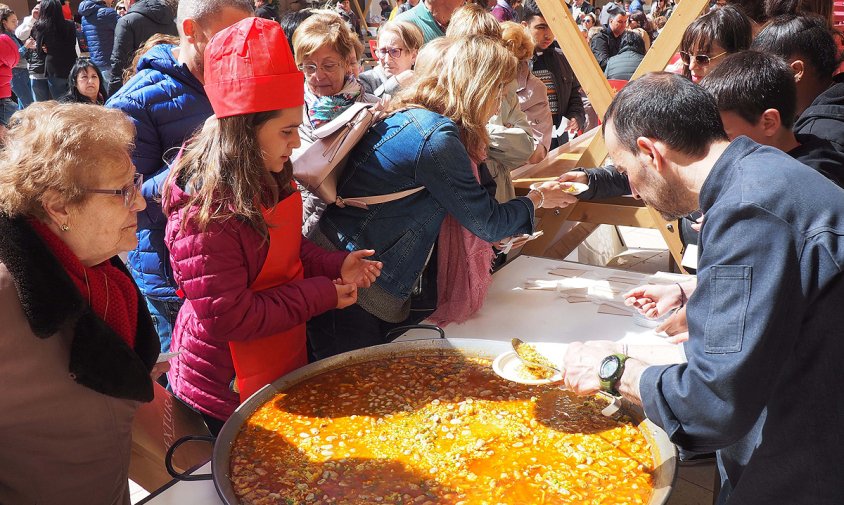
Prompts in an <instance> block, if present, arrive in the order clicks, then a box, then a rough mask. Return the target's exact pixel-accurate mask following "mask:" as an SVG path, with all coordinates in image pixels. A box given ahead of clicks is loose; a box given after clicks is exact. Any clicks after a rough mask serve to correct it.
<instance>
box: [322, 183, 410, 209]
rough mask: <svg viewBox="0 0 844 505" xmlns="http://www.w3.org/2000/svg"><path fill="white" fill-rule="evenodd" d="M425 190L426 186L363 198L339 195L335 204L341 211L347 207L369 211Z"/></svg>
mask: <svg viewBox="0 0 844 505" xmlns="http://www.w3.org/2000/svg"><path fill="white" fill-rule="evenodd" d="M423 189H425V186H419V187H418V188H413V189H407V190H404V191H399V192H397V193H390V194H389V195H378V196H362V197H356V198H343V197H341V196H340V195H337V200H336V201H335V202H334V204H335V205H337V206H338V207H340V208H341V209H342V208H343V207H346V206H349V207H357V208H359V209H368V208H369V206H370V205H378V204H381V203H387V202H392V201H394V200H400V199H402V198H404V197H406V196H410V195H412V194H414V193H418V192H420V191H422V190H423Z"/></svg>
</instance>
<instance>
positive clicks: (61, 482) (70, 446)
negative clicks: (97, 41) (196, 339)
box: [0, 102, 163, 505]
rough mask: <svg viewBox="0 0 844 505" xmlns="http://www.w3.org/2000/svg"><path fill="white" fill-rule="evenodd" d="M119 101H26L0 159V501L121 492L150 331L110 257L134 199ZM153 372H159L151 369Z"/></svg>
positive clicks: (47, 504) (72, 502)
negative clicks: (109, 105) (114, 104)
mask: <svg viewBox="0 0 844 505" xmlns="http://www.w3.org/2000/svg"><path fill="white" fill-rule="evenodd" d="M134 137H135V128H134V126H133V125H132V123H131V121H129V119H128V118H127V117H126V116H125V115H124V114H123V113H121V112H120V111H116V110H113V109H106V108H103V107H97V106H93V105H83V104H57V103H56V102H39V103H34V104H32V105H30V106H29V107H27V108H26V109H24V110H23V111H20V112H18V113H16V114H15V116H14V122H13V126H12V128H11V129H10V130H9V132H8V134H7V138H6V145H5V148H4V151H3V157H2V159H0V313H2V314H3V324H2V325H0V370H3V385H4V386H3V388H2V389H0V412H3V413H4V415H2V416H0V432H2V433H3V443H2V449H0V503H15V504H21V505H29V504H35V503H38V504H42V505H58V504H62V505H87V504H92V503H111V504H115V503H118V504H119V503H129V486H128V470H129V454H130V452H131V439H132V437H131V434H132V421H133V418H134V415H135V411H136V410H137V408H138V406H139V405H140V403H141V402H149V401H151V400H152V398H153V384H152V380H151V377H150V371H151V370H153V367H154V365H155V362H156V358H157V356H158V352H159V343H158V335H157V333H156V332H155V328H154V326H153V324H152V320H151V318H150V315H149V312H148V311H147V306H146V303H144V301H143V299H142V298H141V294H140V292H139V291H138V289H137V288H136V287H135V284H134V283H133V282H132V278H131V277H130V276H129V272H128V271H127V270H126V268H125V267H124V266H123V261H122V260H121V259H120V258H119V257H118V254H119V253H123V252H126V251H129V250H131V249H133V248H134V247H135V246H136V245H137V243H138V239H137V237H136V235H135V231H136V223H137V215H138V213H139V212H141V211H143V210H144V208H145V207H146V202H145V201H144V198H143V197H142V196H141V194H140V191H139V186H140V184H141V179H140V178H139V177H138V176H136V174H135V169H134V167H133V166H132V160H131V158H130V156H129V154H130V149H131V148H132V142H133V140H134ZM162 371H163V370H162Z"/></svg>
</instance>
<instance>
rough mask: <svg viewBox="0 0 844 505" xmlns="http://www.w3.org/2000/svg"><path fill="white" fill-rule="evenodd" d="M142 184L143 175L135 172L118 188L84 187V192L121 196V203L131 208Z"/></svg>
mask: <svg viewBox="0 0 844 505" xmlns="http://www.w3.org/2000/svg"><path fill="white" fill-rule="evenodd" d="M143 184H144V176H143V175H141V174H135V176H134V177H133V178H132V182H130V183H129V184H127V185H125V186H123V187H122V188H120V189H92V188H85V192H86V193H99V194H101V195H114V196H122V197H123V205H125V206H126V208H127V209H131V208H132V205H134V203H135V198H136V197H137V196H138V193H140V192H141V186H143Z"/></svg>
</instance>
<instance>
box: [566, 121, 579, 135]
mask: <svg viewBox="0 0 844 505" xmlns="http://www.w3.org/2000/svg"><path fill="white" fill-rule="evenodd" d="M578 130H580V123H578V122H577V119H574V118H572V119H569V124H568V125H566V131H567V132H569V133H576V132H577V131H578Z"/></svg>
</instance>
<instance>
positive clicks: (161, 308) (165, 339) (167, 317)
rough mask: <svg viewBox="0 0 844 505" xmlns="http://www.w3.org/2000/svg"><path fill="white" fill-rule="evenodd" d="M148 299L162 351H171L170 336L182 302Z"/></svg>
mask: <svg viewBox="0 0 844 505" xmlns="http://www.w3.org/2000/svg"><path fill="white" fill-rule="evenodd" d="M146 301H147V307H148V308H149V314H150V315H151V316H152V322H153V324H154V325H155V330H156V331H157V332H158V340H159V342H161V352H170V338H171V336H172V334H173V326H174V325H175V324H176V316H178V315H179V309H180V308H182V303H181V302H168V301H164V300H156V299H155V298H146Z"/></svg>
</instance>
